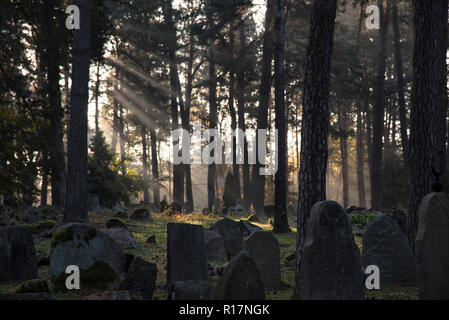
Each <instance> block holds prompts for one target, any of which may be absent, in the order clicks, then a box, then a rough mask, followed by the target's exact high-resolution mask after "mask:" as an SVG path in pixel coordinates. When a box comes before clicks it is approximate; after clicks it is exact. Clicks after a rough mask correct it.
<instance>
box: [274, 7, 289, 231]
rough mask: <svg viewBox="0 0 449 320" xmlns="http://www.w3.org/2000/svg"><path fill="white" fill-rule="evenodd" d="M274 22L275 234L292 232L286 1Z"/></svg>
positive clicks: (277, 8) (278, 8)
mask: <svg viewBox="0 0 449 320" xmlns="http://www.w3.org/2000/svg"><path fill="white" fill-rule="evenodd" d="M275 3H276V16H275V20H274V30H275V48H274V89H275V114H276V119H275V124H276V129H277V130H278V170H277V172H276V175H275V177H274V180H275V182H274V205H275V207H276V211H275V216H274V226H273V232H278V233H286V232H289V231H290V228H289V226H288V220H287V192H288V188H287V152H288V150H287V127H286V126H287V122H286V119H285V73H284V51H285V50H284V45H285V42H284V37H285V0H276V2H275Z"/></svg>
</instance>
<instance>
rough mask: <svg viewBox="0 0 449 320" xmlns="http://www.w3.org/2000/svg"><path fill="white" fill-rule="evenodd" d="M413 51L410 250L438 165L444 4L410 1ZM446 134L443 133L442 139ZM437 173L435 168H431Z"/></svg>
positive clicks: (443, 64) (444, 54) (445, 2)
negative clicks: (420, 207)
mask: <svg viewBox="0 0 449 320" xmlns="http://www.w3.org/2000/svg"><path fill="white" fill-rule="evenodd" d="M413 4H414V11H415V12H419V14H415V15H414V24H415V27H416V32H415V48H414V52H413V88H412V104H411V112H410V144H409V159H410V203H409V206H410V207H409V219H410V221H409V232H408V236H409V242H410V244H411V246H412V248H414V243H415V237H416V230H417V227H418V208H419V204H420V202H421V200H422V198H423V197H424V196H425V195H426V194H428V193H429V192H431V185H432V180H433V179H432V178H433V173H432V168H433V167H435V165H436V164H437V163H438V150H437V145H436V144H437V143H438V142H439V141H438V140H437V139H438V138H437V137H436V134H437V133H441V132H438V124H439V120H438V119H437V117H439V116H440V115H441V114H440V113H439V108H441V102H442V101H444V100H445V97H444V96H443V94H444V92H443V90H441V89H442V88H441V84H442V83H443V82H444V81H445V79H443V75H444V78H445V77H446V61H445V60H446V49H447V48H446V47H445V43H446V41H447V40H446V39H445V33H446V32H447V29H446V27H447V7H448V1H447V0H439V1H425V0H414V1H413ZM445 135H446V134H445V133H444V136H445ZM435 169H436V170H438V169H437V168H435Z"/></svg>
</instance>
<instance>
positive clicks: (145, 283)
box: [120, 257, 157, 300]
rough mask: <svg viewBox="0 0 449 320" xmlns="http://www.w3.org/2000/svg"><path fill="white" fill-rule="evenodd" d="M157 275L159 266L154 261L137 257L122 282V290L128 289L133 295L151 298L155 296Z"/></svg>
mask: <svg viewBox="0 0 449 320" xmlns="http://www.w3.org/2000/svg"><path fill="white" fill-rule="evenodd" d="M156 277H157V267H156V265H155V264H154V263H151V262H148V261H145V260H143V259H142V258H140V257H135V258H134V259H133V261H132V262H131V265H130V266H129V269H128V270H127V273H126V276H125V278H124V279H123V281H122V283H121V284H120V290H127V291H129V293H130V294H132V295H139V296H141V297H142V298H144V299H148V300H149V299H151V298H152V297H153V292H154V288H155V287H156Z"/></svg>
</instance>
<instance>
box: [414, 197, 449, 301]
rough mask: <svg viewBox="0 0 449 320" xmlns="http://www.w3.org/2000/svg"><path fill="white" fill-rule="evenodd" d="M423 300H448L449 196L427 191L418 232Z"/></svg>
mask: <svg viewBox="0 0 449 320" xmlns="http://www.w3.org/2000/svg"><path fill="white" fill-rule="evenodd" d="M415 246H416V260H417V264H418V280H419V297H420V299H432V300H448V299H449V195H448V194H446V193H442V192H436V193H431V194H428V195H427V196H425V197H424V199H423V200H422V202H421V205H420V207H419V224H418V232H417V235H416V242H415Z"/></svg>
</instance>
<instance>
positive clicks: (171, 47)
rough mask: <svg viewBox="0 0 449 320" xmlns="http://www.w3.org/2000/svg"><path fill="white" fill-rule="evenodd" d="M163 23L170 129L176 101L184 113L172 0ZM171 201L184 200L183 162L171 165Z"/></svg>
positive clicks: (178, 148)
mask: <svg viewBox="0 0 449 320" xmlns="http://www.w3.org/2000/svg"><path fill="white" fill-rule="evenodd" d="M164 9H165V10H164V16H165V23H166V24H167V28H168V40H167V42H168V43H167V47H168V59H169V67H170V100H171V128H172V130H177V129H179V123H178V122H179V112H178V103H179V106H180V109H181V121H182V118H183V113H184V106H183V105H182V104H183V102H182V96H181V87H180V83H179V74H178V66H177V64H176V63H177V62H176V61H177V60H176V47H177V43H176V29H175V24H174V21H173V9H172V0H166V5H165V6H164ZM181 151H182V150H181V145H180V144H177V146H175V145H173V154H177V153H179V152H181ZM173 201H177V202H179V203H180V204H181V206H182V204H183V202H184V167H183V164H182V163H180V164H174V165H173Z"/></svg>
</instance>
